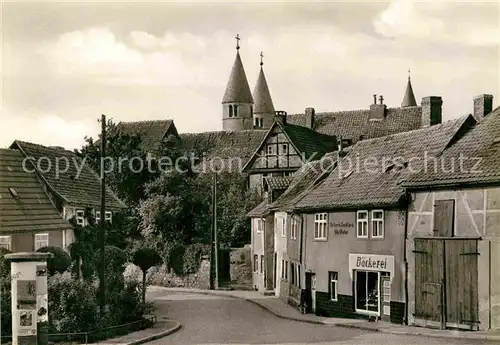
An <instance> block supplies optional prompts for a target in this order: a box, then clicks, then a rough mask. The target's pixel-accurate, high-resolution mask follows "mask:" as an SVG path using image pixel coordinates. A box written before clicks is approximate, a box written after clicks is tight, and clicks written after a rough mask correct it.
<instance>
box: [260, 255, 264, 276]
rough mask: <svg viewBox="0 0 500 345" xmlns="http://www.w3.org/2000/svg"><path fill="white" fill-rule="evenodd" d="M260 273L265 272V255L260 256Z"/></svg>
mask: <svg viewBox="0 0 500 345" xmlns="http://www.w3.org/2000/svg"><path fill="white" fill-rule="evenodd" d="M260 273H264V255H261V256H260Z"/></svg>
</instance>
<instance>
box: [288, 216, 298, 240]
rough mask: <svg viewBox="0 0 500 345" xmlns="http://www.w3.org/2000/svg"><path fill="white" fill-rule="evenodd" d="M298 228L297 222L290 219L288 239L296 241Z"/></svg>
mask: <svg viewBox="0 0 500 345" xmlns="http://www.w3.org/2000/svg"><path fill="white" fill-rule="evenodd" d="M298 228H299V222H298V221H297V219H295V218H294V217H292V219H291V224H290V239H292V240H296V239H297V233H298Z"/></svg>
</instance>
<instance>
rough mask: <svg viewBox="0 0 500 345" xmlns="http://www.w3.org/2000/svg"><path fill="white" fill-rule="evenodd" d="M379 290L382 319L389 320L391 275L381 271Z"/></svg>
mask: <svg viewBox="0 0 500 345" xmlns="http://www.w3.org/2000/svg"><path fill="white" fill-rule="evenodd" d="M380 291H381V292H382V293H381V295H382V298H381V304H382V320H384V321H390V319H391V277H390V276H389V274H386V273H385V272H382V273H381V277H380Z"/></svg>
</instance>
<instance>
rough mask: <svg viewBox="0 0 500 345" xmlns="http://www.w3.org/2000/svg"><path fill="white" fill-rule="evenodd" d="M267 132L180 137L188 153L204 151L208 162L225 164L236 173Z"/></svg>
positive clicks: (208, 133)
mask: <svg viewBox="0 0 500 345" xmlns="http://www.w3.org/2000/svg"><path fill="white" fill-rule="evenodd" d="M266 132H267V131H265V130H245V131H240V132H233V131H218V132H204V133H184V134H181V135H180V137H181V140H182V145H183V147H184V148H185V149H186V150H187V151H192V152H200V151H202V152H204V154H205V159H206V160H207V161H210V160H214V164H216V162H218V164H224V166H225V167H226V168H227V169H231V171H233V172H235V171H237V170H238V171H239V169H240V168H242V167H243V166H244V165H245V163H246V162H247V161H248V160H249V159H250V157H251V156H252V154H253V153H254V151H255V149H256V148H257V147H258V146H259V144H260V143H261V142H262V140H263V139H264V136H265V135H266ZM227 169H225V170H226V171H227Z"/></svg>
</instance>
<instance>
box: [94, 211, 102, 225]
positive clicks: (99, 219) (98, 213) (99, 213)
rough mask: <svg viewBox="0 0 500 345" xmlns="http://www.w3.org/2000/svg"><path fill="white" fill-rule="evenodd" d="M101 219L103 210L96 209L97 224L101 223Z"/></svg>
mask: <svg viewBox="0 0 500 345" xmlns="http://www.w3.org/2000/svg"><path fill="white" fill-rule="evenodd" d="M100 221H101V211H95V222H96V224H99V222H100Z"/></svg>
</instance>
